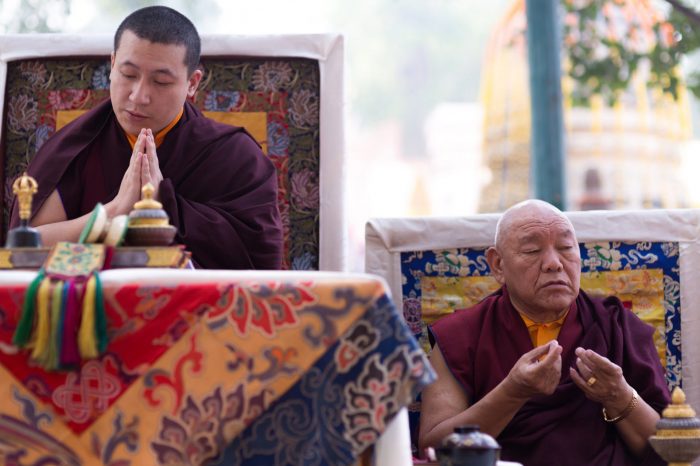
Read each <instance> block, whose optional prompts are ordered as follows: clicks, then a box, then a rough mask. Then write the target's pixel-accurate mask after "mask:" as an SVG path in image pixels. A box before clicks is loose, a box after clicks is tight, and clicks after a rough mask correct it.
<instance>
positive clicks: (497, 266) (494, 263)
mask: <svg viewBox="0 0 700 466" xmlns="http://www.w3.org/2000/svg"><path fill="white" fill-rule="evenodd" d="M486 261H487V262H488V263H489V267H490V268H491V275H492V276H493V278H495V279H496V281H497V282H498V283H500V284H501V285H503V284H504V283H505V279H504V275H503V258H501V255H500V254H499V252H498V250H497V249H496V248H495V247H493V246H491V247H490V248H488V249H487V250H486Z"/></svg>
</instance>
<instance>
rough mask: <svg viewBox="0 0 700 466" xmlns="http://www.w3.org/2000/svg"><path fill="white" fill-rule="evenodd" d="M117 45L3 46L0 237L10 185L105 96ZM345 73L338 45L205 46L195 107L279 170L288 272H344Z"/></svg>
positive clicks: (72, 39) (302, 38) (249, 42)
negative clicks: (233, 130)
mask: <svg viewBox="0 0 700 466" xmlns="http://www.w3.org/2000/svg"><path fill="white" fill-rule="evenodd" d="M111 51H112V37H110V36H87V35H84V36H75V35H60V34H59V35H56V34H42V35H7V36H0V91H2V93H1V94H0V96H2V97H4V98H2V99H1V100H0V116H1V117H2V125H1V126H0V129H1V133H0V160H2V172H1V174H0V175H1V176H0V178H2V184H3V189H2V191H0V205H1V206H2V209H1V215H2V222H1V223H0V234H1V239H2V240H3V242H4V237H5V234H6V230H7V222H8V213H9V208H10V205H11V202H12V190H11V185H12V182H13V180H14V179H15V178H16V176H18V175H19V174H21V172H22V171H23V170H24V169H25V167H26V166H27V164H28V163H29V161H30V160H31V159H32V157H33V156H34V154H35V153H36V151H37V149H38V148H39V147H41V145H42V144H43V143H44V142H45V141H46V139H47V138H49V137H50V136H51V135H52V134H53V133H54V132H55V131H56V130H57V129H59V128H61V127H62V126H63V125H65V124H66V123H68V122H69V121H71V120H72V119H73V118H76V117H77V116H78V115H80V114H81V113H83V112H84V111H86V110H88V109H90V108H92V107H93V106H94V105H96V104H97V103H98V102H100V101H101V100H103V99H105V98H107V97H108V96H109V71H110V64H109V55H110V53H111ZM342 64H343V41H342V38H341V37H340V36H336V35H297V36H260V37H251V36H206V35H205V36H202V65H203V67H204V70H205V75H204V78H203V80H202V84H201V85H200V88H199V90H198V92H197V94H196V95H195V97H194V99H193V103H194V104H195V105H196V106H197V107H199V108H200V109H201V110H203V111H204V112H205V114H207V116H209V117H211V118H214V119H216V120H219V121H221V122H223V123H228V124H233V125H236V126H244V127H246V129H247V130H248V131H249V132H250V133H251V134H252V135H253V137H255V138H256V139H257V140H258V142H259V143H260V145H261V146H262V148H263V151H264V152H265V153H266V154H267V156H268V157H269V158H270V160H272V162H273V163H274V165H275V167H276V168H277V172H278V182H279V196H278V201H279V207H280V212H281V214H282V219H283V225H284V236H285V258H284V268H287V269H297V270H319V269H321V270H342V267H343V260H344V257H343V249H342V248H341V247H339V246H338V245H340V244H343V241H342V236H343V231H344V228H343V218H344V217H343V202H342V199H343V198H342V189H343V185H342V179H343V177H342V173H341V170H342V157H343V126H342V98H343V82H342V75H343V73H342Z"/></svg>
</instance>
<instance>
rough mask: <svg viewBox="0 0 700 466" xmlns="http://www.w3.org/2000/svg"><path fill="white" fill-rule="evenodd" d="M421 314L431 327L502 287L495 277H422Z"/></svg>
mask: <svg viewBox="0 0 700 466" xmlns="http://www.w3.org/2000/svg"><path fill="white" fill-rule="evenodd" d="M420 285H421V314H422V315H423V321H424V322H425V323H426V324H427V325H431V324H432V323H433V322H435V321H436V320H438V319H439V318H440V317H442V316H444V315H447V314H451V313H453V312H454V311H455V309H463V308H467V307H470V306H473V305H474V304H477V303H478V302H479V301H481V300H482V299H484V298H485V297H486V296H488V295H490V294H491V293H493V292H494V291H496V290H497V289H498V288H499V287H500V285H499V284H498V282H497V281H496V279H495V278H493V277H489V276H486V277H422V278H421V279H420Z"/></svg>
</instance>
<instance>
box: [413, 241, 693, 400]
mask: <svg viewBox="0 0 700 466" xmlns="http://www.w3.org/2000/svg"><path fill="white" fill-rule="evenodd" d="M580 250H581V272H582V275H581V288H583V289H584V290H586V291H588V292H589V293H591V294H594V295H603V296H604V295H616V296H617V297H618V298H620V300H621V301H622V302H623V304H624V305H625V306H627V307H630V308H631V309H632V311H633V312H635V313H636V314H637V315H638V316H639V317H640V318H641V319H642V320H644V321H646V322H647V323H649V324H650V325H652V326H653V327H655V328H656V329H657V333H656V336H655V338H656V345H657V349H658V350H659V355H660V358H661V362H662V364H663V365H664V366H665V367H666V380H667V382H668V384H669V387H670V388H671V389H673V388H674V387H676V386H679V385H681V344H680V341H681V338H680V337H681V314H680V313H681V300H680V273H679V265H678V260H679V249H678V243H673V242H638V243H634V242H630V243H628V242H597V243H581V244H580ZM485 252H486V251H485V249H483V248H471V249H470V248H462V249H449V250H436V251H416V252H403V253H401V275H402V298H403V312H404V317H405V319H406V321H407V323H408V324H409V327H410V328H411V331H412V332H413V334H414V336H415V337H416V338H417V339H418V340H419V341H420V342H421V346H423V348H424V349H426V350H427V349H428V348H429V342H428V331H427V326H428V325H430V324H432V322H434V321H435V320H437V319H439V318H440V317H442V316H443V315H446V314H448V313H451V312H454V310H455V309H459V308H466V307H469V306H472V305H474V304H476V303H478V302H479V301H481V300H482V299H483V298H484V297H486V296H488V295H489V294H490V293H492V292H493V291H495V290H497V289H498V287H499V285H498V283H496V281H495V279H493V277H491V270H490V268H489V266H488V263H487V261H486V254H485Z"/></svg>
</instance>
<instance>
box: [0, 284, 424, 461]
mask: <svg viewBox="0 0 700 466" xmlns="http://www.w3.org/2000/svg"><path fill="white" fill-rule="evenodd" d="M25 290H26V288H25V287H22V286H17V287H3V288H0V393H8V399H7V402H5V403H2V404H0V451H1V452H2V455H0V456H2V458H4V459H5V460H6V462H3V464H13V465H17V466H30V465H39V464H70V465H75V466H79V465H96V464H103V465H108V466H137V465H146V464H148V465H157V464H162V465H167V464H177V465H198V466H199V465H206V464H212V462H219V464H226V465H235V464H241V465H243V464H246V465H247V464H266V465H279V466H286V465H297V464H307V465H318V466H325V465H328V466H343V465H351V464H355V459H356V458H357V456H358V455H359V454H360V453H361V452H363V451H365V450H366V449H367V448H368V447H369V446H370V445H372V444H374V443H375V442H376V441H377V439H378V437H379V436H380V435H381V433H382V432H384V431H385V429H386V427H387V424H388V423H389V422H390V421H391V419H392V418H393V417H394V416H395V415H396V413H397V412H398V411H399V410H400V409H401V408H402V407H403V406H405V405H407V404H408V403H409V402H410V400H412V399H413V397H415V396H416V394H417V393H418V392H419V391H420V390H421V389H422V388H423V387H424V386H425V385H427V384H428V383H430V382H431V381H432V380H434V377H435V376H434V372H433V371H432V369H431V367H430V365H429V363H428V360H427V358H426V356H425V353H424V352H423V351H422V350H421V348H420V347H419V346H418V344H417V342H416V341H415V339H414V338H413V337H412V336H411V332H410V331H409V330H408V328H407V327H406V325H405V323H404V322H403V320H402V319H401V317H400V315H399V313H398V312H396V309H395V307H394V305H393V303H392V301H391V300H390V299H389V298H388V297H387V295H386V294H385V289H384V286H383V285H382V284H381V283H379V282H378V281H376V280H371V279H368V280H358V281H354V282H352V283H351V282H348V281H342V280H338V281H327V282H320V283H315V282H311V281H308V280H305V281H297V282H292V283H282V282H277V281H262V280H261V281H258V282H250V283H230V282H225V283H223V282H222V283H206V284H195V285H177V286H162V287H161V286H155V285H138V284H129V285H120V286H118V287H116V286H109V283H107V286H105V303H106V314H107V318H108V321H109V324H110V325H109V329H110V331H109V333H110V342H109V347H108V351H107V354H105V355H104V356H102V357H100V358H98V359H94V360H90V361H88V362H85V363H83V364H82V365H81V367H80V369H79V370H74V371H70V372H46V371H44V370H43V369H42V368H40V367H37V366H35V365H33V364H31V362H30V361H29V360H28V358H27V357H26V354H25V353H24V352H21V351H18V350H17V349H16V348H14V347H13V346H12V345H11V341H12V334H13V329H14V327H15V326H16V323H17V316H18V315H19V311H20V308H21V296H22V295H23V294H24V292H25ZM268 312H269V313H271V316H270V317H272V318H271V319H267V318H266V317H263V315H264V314H265V313H268ZM27 439H30V441H28V440H27Z"/></svg>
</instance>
